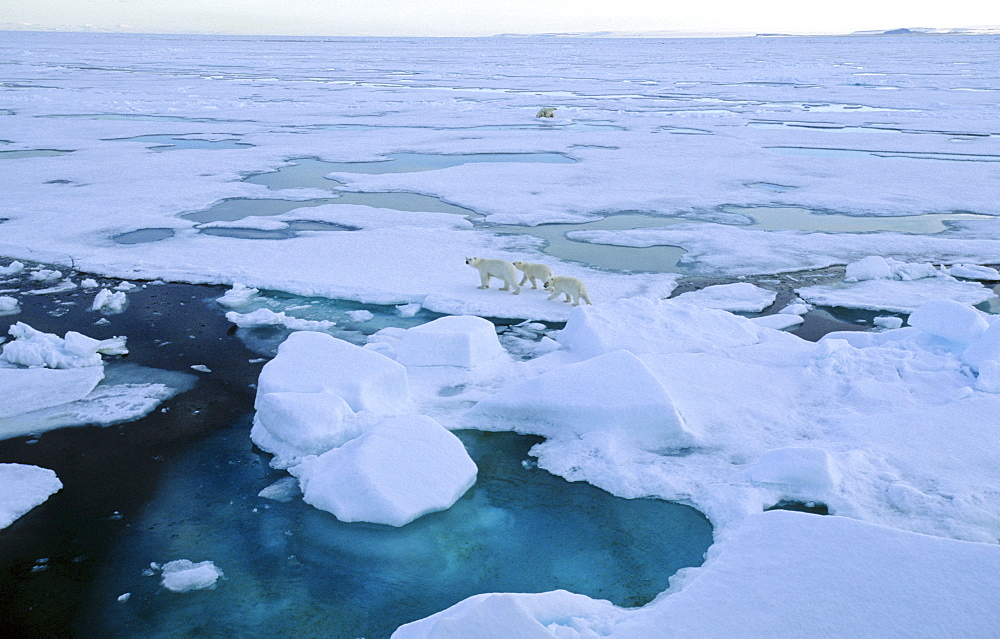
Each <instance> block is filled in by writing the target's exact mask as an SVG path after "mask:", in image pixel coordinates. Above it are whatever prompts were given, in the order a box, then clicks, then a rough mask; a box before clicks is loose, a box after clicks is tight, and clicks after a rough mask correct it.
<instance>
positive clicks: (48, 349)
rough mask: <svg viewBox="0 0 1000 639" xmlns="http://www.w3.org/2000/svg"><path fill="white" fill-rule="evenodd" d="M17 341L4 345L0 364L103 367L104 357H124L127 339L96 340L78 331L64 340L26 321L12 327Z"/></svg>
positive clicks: (71, 332)
mask: <svg viewBox="0 0 1000 639" xmlns="http://www.w3.org/2000/svg"><path fill="white" fill-rule="evenodd" d="M8 332H9V333H10V335H11V336H12V337H14V341H12V342H8V343H6V344H4V347H3V351H2V354H0V361H3V362H6V363H9V364H14V365H18V366H32V367H39V366H44V367H47V368H82V367H90V366H100V365H101V354H102V353H104V354H108V355H123V354H125V353H127V352H128V350H127V349H126V348H125V338H124V337H114V338H111V339H106V340H96V339H92V338H89V337H87V336H85V335H82V334H80V333H77V332H76V331H67V333H66V335H65V337H59V336H58V335H53V334H51V333H42V332H41V331H37V330H35V329H33V328H31V327H30V326H28V325H27V324H25V323H24V322H17V323H16V324H14V325H13V326H11V327H10V329H9V331H8Z"/></svg>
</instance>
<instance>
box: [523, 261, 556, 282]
mask: <svg viewBox="0 0 1000 639" xmlns="http://www.w3.org/2000/svg"><path fill="white" fill-rule="evenodd" d="M514 268H516V269H517V270H519V271H521V272H522V273H524V277H523V278H522V279H521V286H524V285H525V283H527V281H528V280H531V288H538V284H536V283H535V281H536V280H537V281H539V282H541V283H542V286H544V285H545V280H547V279H549V278H550V277H552V269H550V268H549V267H548V265H546V264H532V263H531V262H522V261H520V260H518V261H517V262H514Z"/></svg>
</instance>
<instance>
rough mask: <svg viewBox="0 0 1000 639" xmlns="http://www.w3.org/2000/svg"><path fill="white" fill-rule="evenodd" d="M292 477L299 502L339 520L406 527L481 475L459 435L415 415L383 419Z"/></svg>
mask: <svg viewBox="0 0 1000 639" xmlns="http://www.w3.org/2000/svg"><path fill="white" fill-rule="evenodd" d="M292 472H293V473H294V474H295V475H296V476H297V477H298V478H299V482H300V484H301V486H302V498H303V500H305V502H306V503H308V504H311V505H313V506H315V507H317V508H320V509H322V510H326V511H329V512H331V513H333V515H334V516H336V517H337V519H340V520H341V521H346V522H353V521H364V522H370V523H376V524H388V525H390V526H403V525H406V524H407V523H409V522H411V521H413V520H414V519H416V518H418V517H421V516H423V515H426V514H427V513H431V512H435V511H439V510H444V509H446V508H449V507H450V506H451V505H452V504H454V503H455V502H456V501H458V499H459V498H460V497H461V496H462V495H463V494H464V493H465V491H466V490H468V489H469V488H470V487H471V486H472V485H473V484H474V483H475V481H476V474H477V472H478V471H477V468H476V464H475V462H473V461H472V459H471V458H470V457H469V455H468V453H467V452H465V447H464V446H463V445H462V442H461V441H459V439H458V438H457V437H455V436H454V435H453V434H451V433H450V432H448V431H447V430H446V429H445V428H444V427H442V426H441V425H440V424H438V423H437V422H436V421H434V420H433V419H431V418H430V417H427V416H424V415H417V416H402V417H394V418H390V419H387V420H385V421H383V422H381V423H379V424H377V425H376V426H374V427H372V428H371V429H370V430H368V431H367V432H365V433H364V434H363V435H361V436H359V437H357V438H355V439H352V440H351V441H349V442H347V443H346V444H344V445H343V446H340V447H339V448H334V449H332V450H330V451H328V452H326V453H323V454H322V455H319V456H317V457H307V458H305V459H303V460H302V463H301V464H300V465H298V466H295V467H294V468H293V469H292Z"/></svg>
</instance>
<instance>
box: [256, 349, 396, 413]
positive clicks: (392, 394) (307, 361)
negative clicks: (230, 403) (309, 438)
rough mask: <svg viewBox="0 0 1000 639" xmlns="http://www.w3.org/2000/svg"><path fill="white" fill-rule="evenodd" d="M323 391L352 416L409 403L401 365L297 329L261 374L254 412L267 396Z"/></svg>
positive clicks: (380, 355) (380, 411) (368, 350)
mask: <svg viewBox="0 0 1000 639" xmlns="http://www.w3.org/2000/svg"><path fill="white" fill-rule="evenodd" d="M323 391H329V392H331V393H334V394H336V395H340V396H341V397H343V398H344V400H345V401H346V402H347V404H348V406H350V407H351V410H354V411H356V412H357V411H362V410H369V411H374V412H377V413H382V414H386V413H394V412H398V411H399V409H401V408H402V407H403V406H404V405H405V404H406V403H407V401H408V400H409V385H408V382H407V378H406V369H405V368H404V367H403V365H402V364H399V363H398V362H395V361H393V360H391V359H389V358H388V357H386V356H384V355H382V354H380V353H376V352H374V351H372V350H370V349H365V348H361V347H360V346H355V345H354V344H351V343H349V342H345V341H344V340H341V339H337V338H336V337H333V336H331V335H327V334H326V333H317V332H313V331H298V332H294V333H292V334H291V335H289V336H288V338H287V339H286V340H285V341H284V342H282V343H281V345H280V346H279V347H278V354H277V355H276V356H275V358H274V359H272V360H271V361H270V362H268V363H267V364H265V365H264V368H263V369H262V370H261V372H260V377H259V379H258V381H257V400H256V402H255V408H258V409H259V408H260V402H261V399H262V398H263V397H264V396H265V395H267V394H268V393H279V392H296V393H320V392H323Z"/></svg>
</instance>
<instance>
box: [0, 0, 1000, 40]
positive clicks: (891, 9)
mask: <svg viewBox="0 0 1000 639" xmlns="http://www.w3.org/2000/svg"><path fill="white" fill-rule="evenodd" d="M997 25H1000V2H998V0H950V1H945V0H939V1H934V2H930V1H926V0H830V1H829V2H813V1H811V0H681V1H677V0H464V1H463V0H0V29H39V30H48V29H67V30H69V29H72V30H79V29H98V30H102V31H103V30H123V31H144V32H165V33H174V32H195V33H205V32H210V33H234V34H275V35H339V36H344V35H382V36H397V35H406V36H455V35H460V36H482V35H494V34H498V33H550V32H580V31H674V32H680V33H689V34H693V33H702V34H734V35H736V34H752V33H760V32H769V33H771V32H781V33H816V34H823V33H849V32H851V31H860V30H870V29H894V28H899V27H937V28H950V27H970V26H997Z"/></svg>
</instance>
